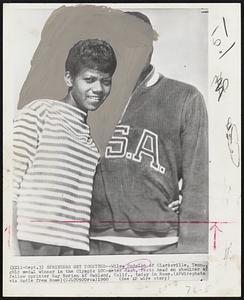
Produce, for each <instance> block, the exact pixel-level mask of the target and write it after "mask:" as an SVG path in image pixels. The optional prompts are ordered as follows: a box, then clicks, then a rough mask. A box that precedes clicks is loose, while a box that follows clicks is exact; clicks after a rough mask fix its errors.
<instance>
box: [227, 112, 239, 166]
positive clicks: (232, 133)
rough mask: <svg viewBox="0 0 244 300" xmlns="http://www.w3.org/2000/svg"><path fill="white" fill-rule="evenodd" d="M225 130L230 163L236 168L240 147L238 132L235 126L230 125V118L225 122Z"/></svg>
mask: <svg viewBox="0 0 244 300" xmlns="http://www.w3.org/2000/svg"><path fill="white" fill-rule="evenodd" d="M226 129H227V133H226V138H227V141H228V148H229V152H230V157H231V161H232V162H233V164H234V165H235V166H236V167H237V168H238V167H239V166H240V147H239V139H238V131H237V127H236V125H235V124H234V123H232V121H231V118H230V117H229V118H228V120H227V124H226Z"/></svg>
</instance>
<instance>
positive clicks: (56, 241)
mask: <svg viewBox="0 0 244 300" xmlns="http://www.w3.org/2000/svg"><path fill="white" fill-rule="evenodd" d="M17 237H18V239H19V240H25V241H33V242H37V243H43V244H48V245H55V246H66V247H70V248H74V249H81V250H86V251H89V243H88V242H85V241H83V242H81V241H74V240H68V239H65V238H57V237H54V236H52V237H49V236H41V235H37V234H36V235H35V234H31V233H27V232H24V233H22V232H18V233H17Z"/></svg>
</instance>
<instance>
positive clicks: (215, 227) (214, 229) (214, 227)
mask: <svg viewBox="0 0 244 300" xmlns="http://www.w3.org/2000/svg"><path fill="white" fill-rule="evenodd" d="M211 230H213V232H214V240H213V248H214V250H216V245H217V230H218V231H220V232H222V230H220V229H219V227H218V226H217V223H215V224H214V225H213V226H212V227H211V228H210V231H211Z"/></svg>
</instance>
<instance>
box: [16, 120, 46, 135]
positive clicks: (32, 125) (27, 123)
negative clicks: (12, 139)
mask: <svg viewBox="0 0 244 300" xmlns="http://www.w3.org/2000/svg"><path fill="white" fill-rule="evenodd" d="M18 127H21V128H24V129H26V130H27V131H32V132H34V133H37V132H41V131H42V127H41V126H40V125H38V124H37V122H36V121H31V120H28V119H25V118H23V117H22V118H21V119H19V120H16V121H15V122H14V128H18Z"/></svg>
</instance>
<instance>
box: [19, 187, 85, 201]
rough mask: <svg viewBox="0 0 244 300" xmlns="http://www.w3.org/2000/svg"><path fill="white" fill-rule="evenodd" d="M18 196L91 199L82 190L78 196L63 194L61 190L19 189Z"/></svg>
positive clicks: (73, 199)
mask: <svg viewBox="0 0 244 300" xmlns="http://www.w3.org/2000/svg"><path fill="white" fill-rule="evenodd" d="M19 194H20V197H21V198H22V197H24V198H25V197H29V198H31V197H33V198H34V197H46V196H51V197H56V198H58V199H60V198H64V199H70V200H71V201H77V202H79V201H85V200H86V201H91V195H89V196H87V195H84V193H83V192H79V197H77V195H75V196H72V195H69V194H67V195H64V194H63V193H62V192H60V191H59V192H56V191H48V190H43V191H40V190H31V191H25V190H24V191H22V189H21V190H20V191H19ZM66 201H67V200H66Z"/></svg>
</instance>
